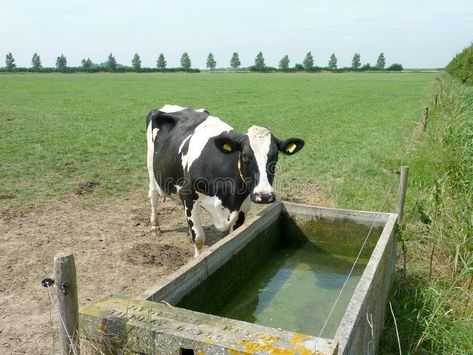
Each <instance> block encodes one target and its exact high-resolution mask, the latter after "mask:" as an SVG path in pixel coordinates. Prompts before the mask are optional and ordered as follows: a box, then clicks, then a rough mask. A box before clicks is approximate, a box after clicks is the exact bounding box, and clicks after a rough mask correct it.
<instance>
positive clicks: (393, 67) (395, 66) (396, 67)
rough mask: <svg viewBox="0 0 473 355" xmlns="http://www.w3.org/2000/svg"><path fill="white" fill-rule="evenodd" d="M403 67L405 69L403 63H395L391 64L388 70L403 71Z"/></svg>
mask: <svg viewBox="0 0 473 355" xmlns="http://www.w3.org/2000/svg"><path fill="white" fill-rule="evenodd" d="M402 69H404V68H403V67H402V65H401V64H398V63H394V64H391V66H390V67H389V68H388V69H387V70H391V71H402Z"/></svg>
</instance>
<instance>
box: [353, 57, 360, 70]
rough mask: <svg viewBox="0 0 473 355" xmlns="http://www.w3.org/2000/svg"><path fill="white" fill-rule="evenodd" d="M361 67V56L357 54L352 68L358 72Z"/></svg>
mask: <svg viewBox="0 0 473 355" xmlns="http://www.w3.org/2000/svg"><path fill="white" fill-rule="evenodd" d="M360 67H361V56H360V53H355V55H354V56H353V60H352V61H351V68H352V69H353V70H358V69H360Z"/></svg>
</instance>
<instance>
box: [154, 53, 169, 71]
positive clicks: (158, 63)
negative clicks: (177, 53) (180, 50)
mask: <svg viewBox="0 0 473 355" xmlns="http://www.w3.org/2000/svg"><path fill="white" fill-rule="evenodd" d="M166 64H167V63H166V59H165V58H164V54H163V53H161V54H160V55H159V57H158V60H157V61H156V66H157V67H158V69H159V70H164V69H166Z"/></svg>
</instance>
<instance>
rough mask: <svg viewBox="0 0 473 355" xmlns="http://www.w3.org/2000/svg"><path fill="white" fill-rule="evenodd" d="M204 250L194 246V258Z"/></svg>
mask: <svg viewBox="0 0 473 355" xmlns="http://www.w3.org/2000/svg"><path fill="white" fill-rule="evenodd" d="M203 251H204V248H200V249H199V248H197V247H195V246H194V258H197V257H198V256H199V255H200V254H202V252H203Z"/></svg>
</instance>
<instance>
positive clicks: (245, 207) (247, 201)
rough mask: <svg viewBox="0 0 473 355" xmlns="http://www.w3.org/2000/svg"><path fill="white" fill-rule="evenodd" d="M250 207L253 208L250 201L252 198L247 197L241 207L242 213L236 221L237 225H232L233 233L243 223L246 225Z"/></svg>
mask: <svg viewBox="0 0 473 355" xmlns="http://www.w3.org/2000/svg"><path fill="white" fill-rule="evenodd" d="M250 207H251V201H250V197H247V198H246V199H245V200H244V201H243V203H242V205H241V207H240V211H239V212H238V218H237V220H236V221H235V223H234V224H233V225H232V228H231V229H230V230H231V231H232V232H233V231H234V230H235V229H237V228H239V227H240V226H241V225H242V224H243V223H245V218H246V216H247V214H248V211H249V210H250Z"/></svg>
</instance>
